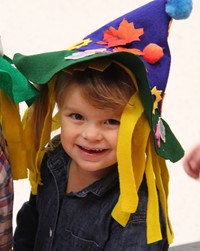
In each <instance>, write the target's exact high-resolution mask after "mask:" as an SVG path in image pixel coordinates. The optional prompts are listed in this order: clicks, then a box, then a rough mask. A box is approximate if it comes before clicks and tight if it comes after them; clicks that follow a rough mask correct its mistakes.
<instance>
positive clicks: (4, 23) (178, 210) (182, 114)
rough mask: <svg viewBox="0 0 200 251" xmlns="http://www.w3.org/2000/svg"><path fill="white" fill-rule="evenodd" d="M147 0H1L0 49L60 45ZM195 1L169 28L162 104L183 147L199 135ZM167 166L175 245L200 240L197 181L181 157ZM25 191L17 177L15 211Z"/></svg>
mask: <svg viewBox="0 0 200 251" xmlns="http://www.w3.org/2000/svg"><path fill="white" fill-rule="evenodd" d="M136 2H137V3H136ZM147 2H148V1H147V0H137V1H136V0H135V1H134V0H123V1H122V0H85V1H83V0H57V1H54V0H14V1H13V0H0V10H1V14H0V35H1V37H2V43H3V47H4V52H5V53H6V54H7V55H8V56H10V57H12V56H13V54H14V53H16V52H20V53H23V54H34V53H40V52H45V51H53V50H64V49H65V48H67V47H68V46H70V45H71V44H73V43H75V42H77V41H79V40H80V39H81V38H83V37H84V36H86V35H88V34H89V33H91V32H93V31H94V30H96V29H97V28H99V27H100V26H101V25H103V24H105V23H107V22H109V21H110V20H112V19H114V18H116V17H118V16H120V15H122V14H124V13H126V12H129V11H131V10H132V9H134V8H135V7H137V6H139V5H141V4H143V3H147ZM193 3H194V10H193V13H192V15H191V17H190V18H189V19H187V20H184V21H174V22H173V25H172V28H171V32H170V37H169V44H170V47H171V54H172V68H171V73H170V77H169V84H168V87H167V90H166V98H165V104H164V108H163V118H164V119H165V120H167V122H168V124H169V125H170V126H171V128H172V130H173V131H174V132H175V134H176V136H177V137H178V139H179V140H180V142H181V143H182V145H183V147H184V148H185V149H186V150H189V149H190V147H191V146H193V144H195V143H197V142H198V141H200V127H199V122H200V112H199V100H200V88H199V85H200V81H199V74H200V62H199V59H198V57H200V31H199V26H198V24H199V23H200V2H199V0H194V1H193ZM76 6H78V7H76ZM169 170H170V173H171V183H170V196H169V206H170V208H169V210H170V215H171V220H172V224H173V227H174V231H175V240H174V245H177V244H182V243H187V242H192V241H200V218H199V211H200V182H196V181H194V180H192V179H191V178H189V177H188V176H187V175H186V174H185V173H184V171H183V169H182V161H179V162H178V163H176V164H171V163H169ZM28 194H29V184H28V181H27V180H23V181H17V182H15V207H14V209H15V210H14V213H15V214H16V212H17V210H18V209H19V208H20V206H21V203H22V202H23V201H24V200H27V199H28ZM15 214H14V217H15ZM14 224H15V221H14Z"/></svg>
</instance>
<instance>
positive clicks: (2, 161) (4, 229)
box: [0, 39, 38, 251]
mask: <svg viewBox="0 0 200 251" xmlns="http://www.w3.org/2000/svg"><path fill="white" fill-rule="evenodd" d="M37 93H38V91H37V90H36V89H35V88H34V87H33V86H32V85H31V84H30V83H29V82H28V81H27V79H26V78H25V77H24V76H23V75H22V74H21V73H20V72H19V71H18V70H17V69H16V68H14V67H13V66H12V61H11V60H10V59H9V58H8V57H7V56H6V55H4V53H3V48H2V45H1V39H0V250H1V251H10V250H11V249H12V230H13V229H12V211H13V179H21V178H26V177H27V170H26V168H23V165H22V162H23V152H22V151H21V150H22V149H21V148H20V146H21V145H20V140H22V139H21V132H22V124H21V121H20V115H19V107H18V103H19V102H21V101H25V100H27V103H29V104H30V100H31V99H32V98H35V96H36V95H37ZM29 99H30V100H29ZM8 156H9V157H8ZM19 160H20V161H19ZM24 164H25V163H24ZM21 165H22V166H21Z"/></svg>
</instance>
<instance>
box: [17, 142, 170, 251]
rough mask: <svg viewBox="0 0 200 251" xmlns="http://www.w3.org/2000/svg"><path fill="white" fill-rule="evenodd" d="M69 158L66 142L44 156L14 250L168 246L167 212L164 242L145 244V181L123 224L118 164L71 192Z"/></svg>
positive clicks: (141, 250) (124, 250) (153, 250)
mask: <svg viewBox="0 0 200 251" xmlns="http://www.w3.org/2000/svg"><path fill="white" fill-rule="evenodd" d="M70 161H71V160H70V158H69V156H68V155H67V154H66V153H65V151H64V150H63V148H62V146H61V145H59V146H58V147H57V148H56V150H55V151H54V152H51V153H50V154H46V156H45V157H44V160H43V163H42V167H41V176H42V183H43V184H42V185H41V186H39V191H38V195H37V196H33V195H31V197H30V200H29V201H28V202H26V203H25V204H24V205H23V207H22V208H21V210H20V211H19V213H18V217H17V228H16V231H15V235H14V249H13V250H14V251H19V250H20V251H22V250H23V251H30V250H34V251H99V250H104V251H112V250H113V251H166V250H168V244H167V240H166V237H165V223H164V220H163V217H162V212H161V225H162V230H163V240H161V241H158V242H156V243H153V244H149V245H148V244H146V207H147V188H146V182H145V179H144V180H143V183H142V185H141V187H140V191H139V198H140V199H139V206H138V209H137V211H136V213H135V214H133V215H131V217H130V220H129V222H128V224H127V226H126V227H122V226H121V225H120V224H119V223H118V222H116V221H115V220H114V219H113V218H112V216H111V212H112V209H113V208H114V206H115V204H116V202H117V200H118V196H119V181H118V172H117V167H116V166H114V167H113V168H112V167H111V168H112V169H113V170H112V172H111V173H110V174H109V175H108V176H106V177H104V178H102V179H101V180H98V181H96V182H95V183H93V184H92V185H90V186H88V187H86V188H84V189H83V190H81V191H79V192H77V193H68V194H66V185H67V179H68V171H69V165H70ZM160 211H161V210H160Z"/></svg>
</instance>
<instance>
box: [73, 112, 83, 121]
mask: <svg viewBox="0 0 200 251" xmlns="http://www.w3.org/2000/svg"><path fill="white" fill-rule="evenodd" d="M70 117H71V118H72V119H75V120H83V116H82V115H80V114H78V113H72V114H70Z"/></svg>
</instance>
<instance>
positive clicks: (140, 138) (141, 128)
mask: <svg viewBox="0 0 200 251" xmlns="http://www.w3.org/2000/svg"><path fill="white" fill-rule="evenodd" d="M150 132H151V128H150V126H149V123H148V121H147V119H146V115H145V114H144V113H143V114H142V116H141V118H140V119H139V120H138V123H137V124H136V127H135V130H134V133H133V140H132V163H133V173H134V176H135V183H136V189H137V191H138V190H139V187H140V185H141V183H142V180H143V178H144V172H145V163H146V148H147V143H148V138H149V134H150Z"/></svg>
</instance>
